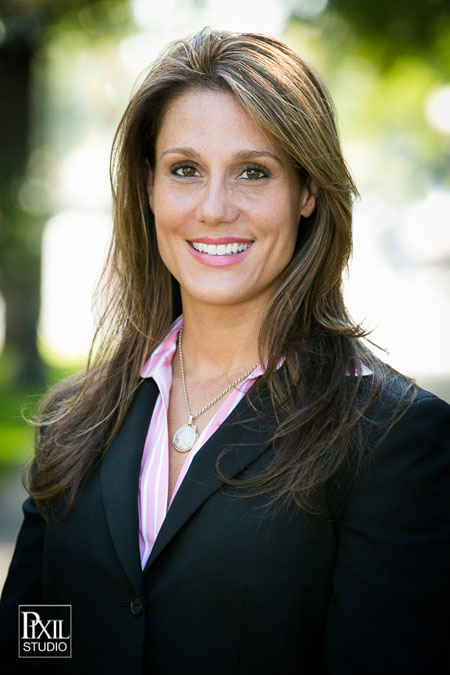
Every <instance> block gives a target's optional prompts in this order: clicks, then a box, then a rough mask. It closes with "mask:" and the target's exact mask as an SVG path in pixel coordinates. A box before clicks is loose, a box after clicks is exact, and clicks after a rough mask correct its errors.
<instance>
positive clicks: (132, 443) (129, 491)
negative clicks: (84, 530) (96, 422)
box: [100, 379, 275, 593]
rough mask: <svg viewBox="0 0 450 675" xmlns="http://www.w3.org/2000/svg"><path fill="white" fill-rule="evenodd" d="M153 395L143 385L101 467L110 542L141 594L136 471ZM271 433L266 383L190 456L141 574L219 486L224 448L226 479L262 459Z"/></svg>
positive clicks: (153, 389)
mask: <svg viewBox="0 0 450 675" xmlns="http://www.w3.org/2000/svg"><path fill="white" fill-rule="evenodd" d="M157 396H158V388H157V386H156V384H155V382H154V381H153V380H152V379H145V380H143V381H142V383H141V385H140V386H139V388H138V390H137V392H136V394H135V397H134V399H133V402H132V404H131V407H130V409H129V411H128V413H127V416H126V417H125V420H124V422H123V424H122V427H121V429H120V430H119V432H118V434H117V436H116V437H115V438H114V440H113V442H112V443H111V445H110V447H109V448H108V450H107V451H106V453H105V456H104V458H103V460H102V462H101V467H100V472H101V485H102V496H103V502H104V507H105V513H106V519H107V522H108V526H109V529H110V533H111V537H112V540H113V542H114V546H115V549H116V552H117V555H118V557H119V559H120V561H121V564H122V566H123V568H124V570H125V572H126V574H127V575H128V577H129V578H130V580H131V581H132V583H133V585H134V588H135V589H136V591H137V592H138V593H139V592H140V593H143V591H144V588H143V576H142V572H141V561H140V553H139V513H138V485H139V472H140V465H141V458H142V452H143V449H144V443H145V438H146V435H147V431H148V425H149V421H150V417H151V414H152V412H153V408H154V405H155V403H156V399H157ZM255 409H256V411H257V414H256V413H255ZM274 429H275V420H274V415H273V410H272V406H271V404H270V396H269V393H268V391H267V388H266V387H265V385H264V384H261V385H259V386H258V385H256V386H255V387H253V388H252V389H251V390H250V392H249V394H248V395H247V396H245V397H244V398H243V399H242V400H241V401H240V402H239V403H238V405H237V406H236V408H235V409H234V410H233V411H232V412H231V414H230V416H229V417H228V418H227V419H226V420H225V422H224V423H223V424H222V425H221V426H220V427H219V429H218V430H217V431H216V432H215V433H214V434H213V435H212V436H211V437H210V438H209V439H208V441H207V442H206V443H205V445H204V446H203V447H202V448H201V449H200V451H199V452H198V453H197V454H196V456H195V457H194V459H193V461H192V464H191V466H190V467H189V470H188V472H187V474H186V476H185V478H184V480H183V482H182V484H181V486H180V488H179V490H178V492H177V494H176V496H175V498H174V500H173V502H172V504H171V506H170V509H169V511H168V512H167V515H166V518H165V519H164V522H163V525H162V527H161V530H160V532H159V534H158V537H157V539H156V542H155V544H154V546H153V549H152V552H151V555H150V557H149V560H148V562H147V565H146V567H145V571H146V570H147V569H148V568H149V567H150V566H151V565H152V564H153V563H154V562H155V560H156V559H157V558H158V557H159V556H160V555H161V553H162V551H163V550H164V549H165V548H166V546H167V545H168V544H169V542H170V541H171V540H172V539H173V537H174V536H175V535H176V534H177V532H178V531H179V530H180V528H182V527H183V525H184V524H185V523H186V522H187V521H188V519H189V518H190V517H191V516H192V515H193V514H194V513H195V512H196V511H197V510H198V509H199V508H200V506H201V505H202V504H203V503H204V502H205V501H206V500H207V499H208V498H209V497H210V496H211V495H212V494H213V493H214V492H215V491H216V490H218V489H219V488H220V487H221V486H222V485H223V483H222V481H221V480H220V478H219V476H218V475H217V471H216V460H217V457H218V455H219V453H220V451H221V450H222V449H223V448H224V447H229V448H230V450H229V452H228V453H227V454H226V455H225V456H224V459H223V462H222V463H221V468H222V470H223V472H224V473H225V475H227V476H229V477H235V476H236V475H238V474H239V473H240V472H241V471H242V470H243V469H244V468H246V467H247V466H248V465H249V464H250V463H251V462H253V461H254V460H255V459H257V458H258V457H259V456H260V455H261V452H262V450H263V448H264V444H265V442H266V441H267V439H268V438H270V437H271V436H272V434H273V432H274Z"/></svg>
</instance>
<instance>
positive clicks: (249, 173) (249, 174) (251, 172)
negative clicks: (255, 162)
mask: <svg viewBox="0 0 450 675" xmlns="http://www.w3.org/2000/svg"><path fill="white" fill-rule="evenodd" d="M268 175H269V172H268V171H267V169H263V167H259V166H249V167H247V168H246V169H245V171H243V172H242V173H241V175H240V178H243V179H244V180H261V178H267V177H268Z"/></svg>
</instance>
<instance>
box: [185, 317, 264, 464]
mask: <svg viewBox="0 0 450 675" xmlns="http://www.w3.org/2000/svg"><path fill="white" fill-rule="evenodd" d="M182 335H183V326H181V328H180V332H179V334H178V354H179V357H180V370H181V384H182V385H183V393H184V401H185V403H186V411H187V414H188V418H189V419H188V422H187V424H183V425H182V426H181V427H180V428H179V429H177V430H176V432H175V433H174V435H173V437H172V445H173V447H174V448H175V450H178V452H188V450H190V449H191V448H192V447H193V445H194V443H195V441H196V440H197V438H198V431H197V427H196V426H195V424H194V420H196V419H197V417H199V416H200V415H202V414H203V413H204V412H206V411H207V410H209V408H210V407H211V406H212V405H214V403H217V401H218V400H219V399H221V398H222V396H225V394H228V392H229V391H230V389H233V387H235V386H236V385H237V384H239V383H240V382H242V380H245V378H246V377H248V376H249V375H250V374H251V373H253V371H254V370H256V368H257V367H258V366H259V363H257V364H256V366H253V367H252V368H249V369H248V370H246V371H245V373H244V374H243V375H241V376H240V377H238V379H237V380H235V381H234V382H232V383H231V384H230V385H229V386H228V387H227V388H226V389H224V390H223V391H222V392H221V393H220V394H219V395H218V396H216V397H215V398H213V400H212V401H210V402H209V403H208V404H207V405H205V406H203V408H202V409H201V410H199V411H198V412H196V413H195V414H194V413H193V412H192V410H191V406H190V405H189V399H188V395H187V390H186V379H185V377H184V364H183V347H182V344H181V336H182Z"/></svg>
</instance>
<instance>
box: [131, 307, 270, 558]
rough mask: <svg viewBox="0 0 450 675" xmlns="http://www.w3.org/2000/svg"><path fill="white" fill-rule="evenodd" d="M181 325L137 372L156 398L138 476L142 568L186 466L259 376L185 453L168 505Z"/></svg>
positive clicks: (231, 397)
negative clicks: (172, 411)
mask: <svg viewBox="0 0 450 675" xmlns="http://www.w3.org/2000/svg"><path fill="white" fill-rule="evenodd" d="M182 323H183V317H182V316H180V317H179V318H178V319H177V320H176V321H175V322H174V323H173V324H172V326H171V328H170V330H169V332H168V333H167V335H166V337H165V338H164V340H163V341H162V342H161V344H160V345H159V346H158V347H157V348H156V349H155V351H154V352H153V354H152V355H151V356H150V358H149V360H148V361H147V363H146V364H145V365H144V367H143V368H142V371H141V377H152V378H153V379H154V381H155V382H156V384H157V386H158V389H159V395H158V398H157V400H156V403H155V407H154V410H153V415H152V419H151V420H150V425H149V428H148V432H147V437H146V440H145V445H144V452H143V455H142V460H141V472H140V475H139V495H138V506H139V550H140V553H141V565H142V569H144V567H145V565H146V563H147V560H148V558H149V556H150V553H151V551H152V548H153V545H154V543H155V540H156V537H157V536H158V532H159V530H160V529H161V525H162V524H163V521H164V518H165V517H166V513H167V511H168V508H169V507H170V504H171V503H172V501H173V499H174V497H175V495H176V493H177V491H178V489H179V487H180V485H181V483H182V481H183V479H184V477H185V475H186V473H187V471H188V469H189V467H190V465H191V462H192V460H193V458H194V456H195V455H196V454H197V452H198V451H199V450H200V449H201V447H202V446H203V445H204V444H205V443H206V441H207V440H208V439H209V438H210V437H211V436H212V434H213V433H214V432H215V431H216V430H217V428H218V427H220V425H221V424H222V422H223V421H224V420H225V419H226V418H227V417H228V415H229V414H230V413H231V411H232V410H233V409H234V408H235V407H236V406H237V404H238V403H239V401H240V400H241V399H242V398H243V397H244V396H245V394H246V392H247V391H248V390H249V389H250V387H251V386H252V384H253V383H254V382H255V380H256V378H257V377H259V375H261V374H262V372H263V369H262V366H258V368H256V370H254V371H253V373H251V374H250V375H249V376H248V377H247V378H246V379H245V380H243V382H241V383H240V384H239V385H238V386H237V387H235V389H233V390H232V391H231V393H230V394H229V395H228V396H227V397H226V398H225V399H224V401H223V403H222V405H221V406H220V407H219V408H218V410H217V411H216V413H215V415H214V416H213V417H212V418H211V420H210V421H209V422H208V424H207V425H206V427H205V428H204V429H203V431H202V432H201V434H200V436H199V437H198V439H197V441H196V442H195V445H194V447H193V448H192V450H191V451H190V452H189V453H187V456H186V459H185V462H184V464H183V467H182V469H181V471H180V475H179V476H178V480H177V482H176V485H175V489H174V491H173V494H172V497H171V500H170V504H168V496H169V433H168V426H167V413H168V409H169V395H170V388H171V386H172V359H173V357H174V354H175V352H176V348H177V338H178V333H179V331H180V328H181V325H182Z"/></svg>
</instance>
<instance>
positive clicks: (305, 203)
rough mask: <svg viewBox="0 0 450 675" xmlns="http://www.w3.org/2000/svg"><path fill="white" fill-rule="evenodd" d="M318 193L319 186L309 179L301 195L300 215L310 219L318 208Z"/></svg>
mask: <svg viewBox="0 0 450 675" xmlns="http://www.w3.org/2000/svg"><path fill="white" fill-rule="evenodd" d="M318 193H319V188H318V187H317V184H316V183H315V182H314V181H313V180H311V178H309V179H308V181H307V183H306V185H305V186H304V187H303V190H302V192H301V195H300V209H301V210H300V215H301V216H303V217H304V218H308V216H310V215H311V214H312V213H313V211H314V209H315V208H316V200H317V195H318Z"/></svg>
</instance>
